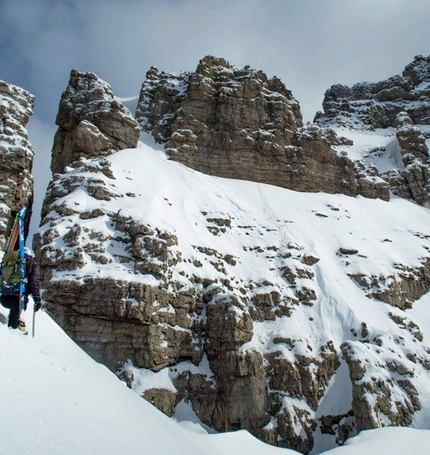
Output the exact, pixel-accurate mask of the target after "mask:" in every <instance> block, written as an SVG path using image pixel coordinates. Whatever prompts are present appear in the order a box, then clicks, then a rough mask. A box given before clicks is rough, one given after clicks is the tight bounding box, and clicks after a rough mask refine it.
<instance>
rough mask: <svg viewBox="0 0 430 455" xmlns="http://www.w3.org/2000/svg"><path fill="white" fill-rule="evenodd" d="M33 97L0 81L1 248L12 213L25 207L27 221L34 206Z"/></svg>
mask: <svg viewBox="0 0 430 455" xmlns="http://www.w3.org/2000/svg"><path fill="white" fill-rule="evenodd" d="M33 105H34V96H33V95H31V94H30V93H28V92H27V91H25V90H23V89H22V88H19V87H16V86H14V85H10V84H7V83H6V82H3V81H0V248H1V247H3V246H4V244H5V242H6V239H7V238H8V236H9V232H10V229H11V227H12V226H11V223H12V222H13V214H14V212H17V211H18V210H19V209H20V208H21V207H23V206H26V207H27V208H28V211H27V220H28V222H29V219H30V216H31V206H32V203H33V176H32V175H31V170H32V166H33V156H34V153H33V150H32V147H31V144H30V142H29V140H28V134H27V130H26V129H25V126H26V125H27V122H28V119H29V117H30V115H31V114H32V113H33Z"/></svg>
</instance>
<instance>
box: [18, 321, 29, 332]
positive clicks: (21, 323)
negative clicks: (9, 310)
mask: <svg viewBox="0 0 430 455" xmlns="http://www.w3.org/2000/svg"><path fill="white" fill-rule="evenodd" d="M17 329H18V330H19V331H20V332H22V333H26V332H27V327H26V326H25V322H24V321H22V320H21V319H20V320H19V324H18V327H17Z"/></svg>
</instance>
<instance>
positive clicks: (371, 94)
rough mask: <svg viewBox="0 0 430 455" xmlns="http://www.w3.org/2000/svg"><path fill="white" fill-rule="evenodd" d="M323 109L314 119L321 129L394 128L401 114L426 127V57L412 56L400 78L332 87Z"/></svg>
mask: <svg viewBox="0 0 430 455" xmlns="http://www.w3.org/2000/svg"><path fill="white" fill-rule="evenodd" d="M323 109H324V112H323V113H322V112H318V113H317V115H316V116H315V120H314V121H315V122H317V123H318V124H319V125H321V126H325V125H328V124H329V125H338V126H347V127H350V128H365V129H370V130H371V129H375V128H388V127H395V126H396V117H397V115H398V114H399V112H402V111H406V112H407V113H408V115H409V116H410V117H411V119H412V121H413V123H414V124H422V125H430V56H429V57H423V56H421V55H419V56H417V57H415V59H414V60H413V62H412V63H410V64H409V65H407V66H406V68H405V69H404V71H403V73H402V75H397V76H393V77H390V78H389V79H387V80H385V81H381V82H377V83H367V82H363V83H359V84H355V85H353V86H352V87H347V86H345V85H341V84H337V85H333V86H332V87H330V88H329V89H328V90H327V91H326V93H325V95H324V101H323Z"/></svg>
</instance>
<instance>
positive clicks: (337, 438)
mask: <svg viewBox="0 0 430 455" xmlns="http://www.w3.org/2000/svg"><path fill="white" fill-rule="evenodd" d="M94 97H96V102H94V103H93V102H92V100H93V99H94ZM82 112H84V113H85V115H82ZM136 117H137V119H138V121H139V122H140V124H141V125H142V128H143V129H145V130H146V131H150V132H151V133H152V134H153V135H154V137H155V138H156V139H157V140H158V141H159V142H162V143H164V144H165V146H166V152H167V155H168V157H169V158H170V160H167V159H166V155H165V154H164V153H163V152H156V151H154V150H152V149H150V148H148V147H146V146H144V145H143V144H141V143H140V144H137V134H136V123H135V122H134V120H133V119H132V117H131V115H130V114H129V113H128V111H127V110H126V109H125V108H124V107H123V106H122V105H121V104H119V103H117V102H116V101H115V98H114V96H113V94H112V92H111V91H110V88H109V86H108V85H107V84H106V83H105V82H103V81H101V80H100V79H99V78H97V77H96V76H95V75H92V74H89V75H88V74H82V73H79V72H76V71H74V72H72V75H71V80H70V83H69V86H68V87H67V89H66V92H65V94H64V95H63V97H62V102H61V104H60V113H59V116H58V119H57V122H58V123H59V125H60V128H59V132H58V133H57V139H56V141H55V144H54V151H53V165H52V169H53V170H56V173H55V174H54V180H53V181H52V182H51V184H50V187H49V189H48V193H47V197H46V199H45V202H44V207H43V220H42V223H41V227H40V230H39V232H38V234H37V235H36V237H35V249H36V250H37V252H38V255H39V257H40V262H41V266H42V278H43V287H44V294H43V297H44V300H45V301H46V302H47V307H48V309H49V312H50V314H51V315H52V317H54V319H55V320H56V321H57V322H59V323H60V325H61V326H62V327H63V328H64V329H65V330H66V331H67V333H68V334H69V335H70V336H71V337H72V338H73V339H74V340H75V341H76V342H77V343H79V344H80V345H81V346H82V347H83V348H84V349H85V350H86V351H87V352H88V353H90V354H91V355H92V356H93V357H94V358H95V359H96V360H98V361H100V362H102V363H104V364H105V365H107V366H108V367H109V368H110V369H111V370H112V371H115V372H117V374H118V375H119V376H120V377H121V378H122V379H123V380H124V381H126V382H127V384H128V385H129V386H130V387H131V388H133V390H135V391H136V393H139V394H140V395H142V397H144V398H146V399H147V400H149V401H150V402H152V403H153V404H154V405H155V406H157V407H158V408H159V409H161V410H162V411H163V412H165V413H166V414H167V415H172V414H174V413H175V407H176V406H177V405H178V404H179V403H182V404H184V403H185V404H186V405H187V406H189V407H191V408H192V410H193V411H194V412H195V413H196V415H197V416H198V418H199V419H200V421H201V422H203V423H204V424H206V425H208V426H210V427H212V428H214V429H215V430H218V431H229V430H235V429H239V428H245V429H247V430H249V431H251V432H252V433H253V434H255V435H256V436H258V437H259V438H261V439H262V440H264V441H267V442H269V443H271V444H275V445H279V446H284V447H291V448H294V449H297V450H299V451H301V452H303V453H308V452H310V451H311V450H314V451H317V450H318V448H319V447H322V445H324V447H327V445H335V444H336V443H342V442H344V441H345V440H346V439H347V438H348V437H349V436H351V435H353V434H356V432H357V431H361V430H363V429H367V428H374V427H378V426H384V425H410V424H414V425H416V426H418V427H420V423H419V422H420V420H419V418H418V417H417V414H418V415H424V416H427V415H428V416H430V405H429V403H428V402H427V399H426V396H427V390H428V387H430V375H429V370H430V345H429V341H428V340H429V339H430V338H429V337H430V329H427V324H425V323H424V321H423V314H426V313H425V311H426V310H425V307H426V302H427V300H428V290H429V289H430V268H429V266H430V253H429V252H430V237H429V236H428V234H427V232H428V225H429V222H430V215H429V212H428V210H427V209H425V208H423V207H420V206H418V205H416V204H411V203H410V202H409V201H408V200H406V199H402V198H393V199H392V200H391V201H389V202H386V201H383V200H381V199H367V198H361V197H358V198H352V197H350V196H354V195H357V194H362V195H366V196H369V197H373V198H375V197H376V196H380V197H381V198H383V199H388V197H387V193H386V191H387V189H388V183H386V182H388V180H386V181H384V180H382V177H381V176H382V174H383V173H384V172H383V171H386V172H388V171H387V166H388V165H387V162H388V161H390V160H389V159H388V158H390V159H391V161H390V163H391V162H397V161H396V160H398V166H397V168H396V169H397V171H398V172H399V175H402V174H401V173H402V172H406V170H409V171H410V174H411V175H414V176H415V177H416V178H415V182H416V185H415V188H416V192H415V194H416V195H417V196H416V197H417V198H418V197H422V195H423V192H424V188H425V184H422V181H421V180H420V178H419V175H418V171H416V163H417V162H418V161H420V162H421V163H423V165H425V164H426V149H425V147H427V143H426V141H427V139H426V137H425V136H424V135H422V134H421V131H422V130H421V129H418V130H417V129H416V127H415V126H414V125H413V124H412V121H411V120H410V117H409V116H408V115H407V114H401V113H398V114H396V127H397V130H395V129H391V130H389V131H385V130H384V133H383V134H380V133H379V132H375V131H374V132H370V133H369V132H366V134H367V133H369V134H370V136H369V134H367V136H366V137H367V139H368V143H370V144H371V145H369V144H368V143H367V142H366V143H365V144H364V142H363V141H361V140H360V137H361V136H359V134H361V133H360V132H359V131H358V132H357V134H356V135H355V136H353V139H351V138H345V135H346V132H348V131H349V130H348V131H347V130H345V129H337V130H336V128H337V127H335V126H333V125H332V126H328V125H325V126H322V127H318V126H307V127H305V128H303V127H302V126H301V116H300V110H299V107H298V104H297V102H296V101H295V99H294V98H293V96H292V94H291V93H290V92H289V91H288V90H287V89H286V88H285V87H284V85H283V84H282V83H281V82H280V81H279V80H277V79H272V80H268V79H267V77H266V76H265V75H264V74H263V73H262V72H258V71H254V70H251V69H249V68H244V69H243V70H238V69H235V68H233V67H232V66H231V65H229V64H228V63H227V62H225V61H224V60H222V59H214V58H209V57H207V58H205V59H203V60H202V61H201V62H200V64H199V67H198V68H197V71H196V72H195V73H194V72H190V73H183V74H179V75H169V74H166V73H160V72H158V70H155V69H151V70H150V71H149V72H148V74H147V78H146V81H145V82H144V84H143V88H142V92H141V96H140V102H139V106H138V109H137V113H136ZM100 118H103V122H102V124H101V123H100ZM59 119H61V120H59ZM61 125H63V126H61ZM66 125H71V127H70V129H67V128H68V127H67V128H66ZM105 125H114V128H113V130H114V131H112V130H111V129H110V128H108V129H102V128H104V126H105ZM96 128H97V129H96ZM78 130H79V131H84V132H85V134H84V137H85V139H84V140H81V137H82V136H81V133H80V132H79V131H78ZM100 131H101V132H102V133H100ZM114 133H115V134H114ZM344 133H345V134H344ZM99 136H101V137H102V142H98V140H96V139H97V138H98V137H99ZM59 137H61V138H63V139H61V140H59V139H58V138H59ZM120 137H121V138H124V137H133V140H130V142H127V141H125V140H118V138H120ZM114 138H116V139H117V142H115V140H114ZM369 138H370V139H369ZM76 141H77V143H76ZM127 143H130V144H131V146H132V147H133V148H129V149H125V147H126V144H127ZM83 144H87V145H85V146H84V145H83ZM92 144H93V145H92ZM99 144H102V145H103V146H101V145H100V146H99ZM136 144H137V147H136ZM309 144H312V145H311V146H310V145H309ZM381 144H382V145H381ZM92 147H94V148H92ZM382 149H383V150H382ZM115 150H116V151H115ZM227 152H228V153H227ZM384 153H385V154H386V155H389V156H385V155H384ZM97 154H98V156H97V157H95V155H97ZM383 155H384V156H383ZM287 156H288V157H289V158H288V160H287V161H288V163H289V164H288V165H287V164H286V163H287V161H284V160H285V159H286V157H287ZM242 158H243V159H242ZM378 159H379V161H378ZM399 160H400V161H399ZM175 161H180V162H181V163H185V164H187V165H188V167H184V166H182V165H181V164H180V163H176V162H175ZM374 162H376V164H374ZM382 162H383V163H385V165H386V166H385V168H383V166H382V164H381V163H382ZM279 163H280V164H279ZM205 166H206V167H205ZM277 166H278V167H277ZM288 166H290V168H288ZM388 167H389V166H388ZM193 169H197V170H201V171H204V172H205V173H210V172H213V173H214V174H215V175H218V176H223V177H235V178H236V179H222V178H217V177H212V176H209V175H205V174H202V173H200V172H197V171H195V170H193ZM270 169H271V171H272V173H273V174H274V175H277V176H278V177H279V180H278V177H276V178H275V177H272V176H271V172H269V170H270ZM423 169H424V168H423ZM325 172H326V173H325ZM283 174H285V175H286V176H285V177H283ZM320 174H321V175H323V176H324V178H321V175H320ZM417 175H418V177H417ZM423 175H424V171H423ZM251 176H253V177H255V178H251ZM294 176H296V177H294ZM237 178H239V179H240V180H237ZM245 179H249V180H254V182H247V181H243V180H245ZM266 179H268V180H270V179H272V180H270V181H266ZM282 179H284V180H282ZM411 179H412V177H411ZM259 182H260V183H259ZM261 182H263V183H261ZM264 182H266V183H276V184H278V185H279V186H280V187H285V186H286V187H289V185H290V184H292V182H293V184H292V189H294V190H299V189H301V190H302V191H305V190H306V191H309V192H312V193H309V192H308V193H305V192H297V191H290V190H288V189H285V188H280V187H275V186H270V185H266V184H264ZM390 185H391V188H397V190H396V191H397V194H399V195H403V196H406V197H407V198H411V196H410V195H411V194H412V192H411V189H410V185H409V184H407V183H406V182H402V181H401V180H399V179H397V180H396V179H395V178H393V179H392V181H390ZM316 191H321V192H319V193H315V192H316ZM322 191H326V192H327V193H343V194H326V193H324V192H322ZM408 191H409V193H408ZM402 192H403V193H402ZM347 195H348V196H347ZM420 195H421V196H420ZM423 200H424V199H423ZM426 299H427V300H426ZM427 303H428V302H427ZM427 306H428V305H427ZM424 319H425V318H424ZM418 410H420V411H421V414H420V413H417V411H418Z"/></svg>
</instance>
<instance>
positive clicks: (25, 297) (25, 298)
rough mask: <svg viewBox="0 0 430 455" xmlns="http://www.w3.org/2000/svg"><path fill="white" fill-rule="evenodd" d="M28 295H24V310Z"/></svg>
mask: <svg viewBox="0 0 430 455" xmlns="http://www.w3.org/2000/svg"><path fill="white" fill-rule="evenodd" d="M27 303H28V295H24V311H25V310H26V309H27Z"/></svg>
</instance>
